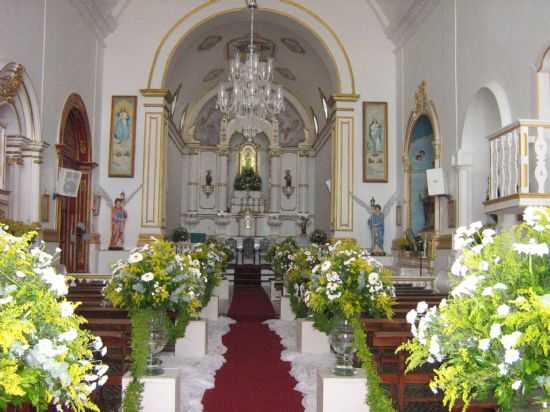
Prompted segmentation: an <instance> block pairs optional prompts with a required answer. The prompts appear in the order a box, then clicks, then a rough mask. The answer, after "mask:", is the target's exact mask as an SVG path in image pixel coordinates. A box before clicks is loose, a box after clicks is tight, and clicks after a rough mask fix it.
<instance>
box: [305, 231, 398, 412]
mask: <svg viewBox="0 0 550 412" xmlns="http://www.w3.org/2000/svg"><path fill="white" fill-rule="evenodd" d="M394 295H395V292H394V289H393V286H392V285H391V272H390V271H389V270H387V269H386V268H384V267H383V266H382V265H381V264H380V263H378V262H377V261H376V260H374V259H373V258H372V257H370V256H369V255H368V254H367V253H366V252H365V251H363V250H362V249H361V248H359V247H358V245H357V244H356V242H354V241H338V242H336V243H334V244H332V245H330V246H328V249H327V253H326V254H324V255H323V257H322V258H321V259H320V262H319V264H317V265H316V266H315V267H314V268H313V269H312V274H311V281H310V282H309V287H308V291H307V292H306V295H305V302H306V305H307V306H308V308H309V310H310V311H311V312H312V315H313V319H314V326H315V327H316V328H317V329H318V330H320V331H322V332H324V333H326V334H329V335H331V346H332V348H333V350H334V351H335V352H336V356H337V365H336V368H335V370H334V372H335V373H336V374H339V375H351V374H354V373H355V371H354V369H353V356H354V354H355V352H357V356H358V357H359V359H360V360H361V362H362V364H363V368H364V369H365V373H366V375H367V385H368V389H367V392H368V404H369V406H370V408H371V409H372V410H376V411H393V407H392V404H391V401H390V400H389V398H388V397H387V395H386V394H385V392H384V391H383V390H382V388H381V387H380V383H379V378H378V374H377V371H376V365H375V363H374V361H373V357H372V354H371V353H370V351H369V349H368V347H367V344H366V336H365V332H364V330H363V323H362V321H361V317H362V316H369V317H380V316H387V317H390V316H391V314H392V309H391V306H392V303H393V301H394Z"/></svg>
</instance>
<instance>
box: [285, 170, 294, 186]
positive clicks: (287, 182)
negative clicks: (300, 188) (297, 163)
mask: <svg viewBox="0 0 550 412" xmlns="http://www.w3.org/2000/svg"><path fill="white" fill-rule="evenodd" d="M284 179H285V187H292V176H291V175H290V170H289V169H286V170H285V177H284Z"/></svg>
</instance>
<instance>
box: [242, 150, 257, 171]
mask: <svg viewBox="0 0 550 412" xmlns="http://www.w3.org/2000/svg"><path fill="white" fill-rule="evenodd" d="M256 166H257V165H256V147H254V145H251V144H245V145H243V146H241V149H240V153H239V171H240V173H242V172H243V170H245V169H248V170H253V171H254V172H257V170H256V168H257V167H256Z"/></svg>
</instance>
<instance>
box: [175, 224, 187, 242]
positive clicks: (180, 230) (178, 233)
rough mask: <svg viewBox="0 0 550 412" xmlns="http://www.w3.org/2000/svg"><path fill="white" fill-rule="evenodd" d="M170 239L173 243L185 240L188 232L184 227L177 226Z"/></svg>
mask: <svg viewBox="0 0 550 412" xmlns="http://www.w3.org/2000/svg"><path fill="white" fill-rule="evenodd" d="M171 240H172V242H175V243H178V242H186V241H188V240H189V232H188V231H187V229H186V228H184V227H181V226H180V227H177V228H175V229H174V231H173V232H172V237H171Z"/></svg>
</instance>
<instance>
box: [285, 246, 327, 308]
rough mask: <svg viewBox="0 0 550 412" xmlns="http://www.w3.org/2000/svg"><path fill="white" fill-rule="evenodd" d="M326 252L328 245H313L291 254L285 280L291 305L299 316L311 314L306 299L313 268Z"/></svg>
mask: <svg viewBox="0 0 550 412" xmlns="http://www.w3.org/2000/svg"><path fill="white" fill-rule="evenodd" d="M324 253H326V247H321V246H317V245H312V246H310V247H308V248H300V249H297V250H296V251H295V252H294V254H292V255H290V256H289V262H290V263H289V266H288V269H287V271H286V276H285V281H286V286H287V289H288V293H289V295H290V305H291V306H292V310H293V311H294V314H295V315H296V317H298V318H305V317H307V316H308V314H309V310H308V307H307V305H306V303H305V301H304V298H305V292H306V291H307V288H308V284H309V281H310V279H311V270H312V268H314V267H315V266H316V265H318V264H319V262H320V260H321V259H322V258H323V254H324Z"/></svg>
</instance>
